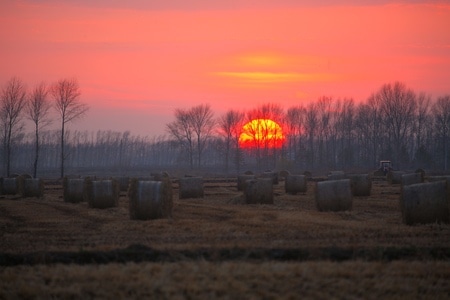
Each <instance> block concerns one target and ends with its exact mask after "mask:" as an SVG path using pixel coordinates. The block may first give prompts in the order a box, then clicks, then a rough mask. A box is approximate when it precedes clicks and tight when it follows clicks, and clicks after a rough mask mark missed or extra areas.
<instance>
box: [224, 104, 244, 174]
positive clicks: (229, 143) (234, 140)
mask: <svg viewBox="0 0 450 300" xmlns="http://www.w3.org/2000/svg"><path fill="white" fill-rule="evenodd" d="M243 119H244V113H243V112H239V111H236V110H233V109H232V110H229V111H227V112H226V113H225V114H224V115H222V116H221V117H220V118H219V121H218V126H219V130H220V132H221V134H222V135H223V136H224V137H225V171H226V173H227V174H228V167H229V161H230V156H231V150H232V149H233V148H234V149H235V151H236V152H235V154H236V167H237V171H238V172H239V154H240V147H239V136H240V135H241V132H242V126H243V125H244V124H243Z"/></svg>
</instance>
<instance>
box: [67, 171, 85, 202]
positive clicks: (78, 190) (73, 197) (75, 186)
mask: <svg viewBox="0 0 450 300" xmlns="http://www.w3.org/2000/svg"><path fill="white" fill-rule="evenodd" d="M63 197H64V202H68V203H79V202H83V201H87V193H86V191H85V179H81V178H67V177H64V179H63Z"/></svg>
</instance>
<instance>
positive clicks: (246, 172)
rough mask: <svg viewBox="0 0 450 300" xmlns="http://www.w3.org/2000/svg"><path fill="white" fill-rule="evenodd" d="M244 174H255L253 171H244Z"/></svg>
mask: <svg viewBox="0 0 450 300" xmlns="http://www.w3.org/2000/svg"><path fill="white" fill-rule="evenodd" d="M244 174H245V175H255V174H253V172H252V171H245V173H244Z"/></svg>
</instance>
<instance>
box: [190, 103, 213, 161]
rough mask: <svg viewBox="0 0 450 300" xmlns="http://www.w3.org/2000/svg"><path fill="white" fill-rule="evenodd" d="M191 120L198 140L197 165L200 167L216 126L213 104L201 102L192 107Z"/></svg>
mask: <svg viewBox="0 0 450 300" xmlns="http://www.w3.org/2000/svg"><path fill="white" fill-rule="evenodd" d="M189 120H190V123H191V126H192V130H193V132H194V134H195V137H196V140H197V155H198V156H197V157H198V160H197V166H198V167H199V168H200V166H201V162H202V154H203V150H204V149H205V146H206V142H207V141H208V140H209V138H210V137H211V135H212V133H213V130H214V127H215V126H216V122H215V120H214V113H213V111H212V110H211V106H209V104H201V105H198V106H194V107H192V108H191V109H190V110H189Z"/></svg>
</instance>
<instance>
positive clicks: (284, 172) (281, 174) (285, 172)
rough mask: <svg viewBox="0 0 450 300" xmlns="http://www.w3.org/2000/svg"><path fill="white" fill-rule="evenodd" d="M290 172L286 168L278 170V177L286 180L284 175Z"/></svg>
mask: <svg viewBox="0 0 450 300" xmlns="http://www.w3.org/2000/svg"><path fill="white" fill-rule="evenodd" d="M290 174H291V172H289V171H288V170H282V171H280V172H278V178H280V179H281V180H286V177H287V176H288V175H290Z"/></svg>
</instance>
